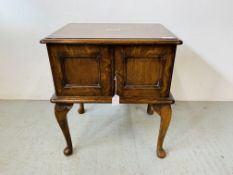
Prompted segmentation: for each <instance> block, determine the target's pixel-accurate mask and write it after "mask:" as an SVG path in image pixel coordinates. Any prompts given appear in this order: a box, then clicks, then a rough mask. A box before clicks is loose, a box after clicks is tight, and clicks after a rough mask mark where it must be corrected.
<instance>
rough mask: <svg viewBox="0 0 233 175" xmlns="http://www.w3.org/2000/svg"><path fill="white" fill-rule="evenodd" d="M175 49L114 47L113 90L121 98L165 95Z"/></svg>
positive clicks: (169, 81)
mask: <svg viewBox="0 0 233 175" xmlns="http://www.w3.org/2000/svg"><path fill="white" fill-rule="evenodd" d="M175 50H176V48H175V47H174V46H159V45H158V46H125V47H118V48H116V50H115V72H116V78H117V93H118V94H119V95H120V96H122V97H152V98H153V97H166V96H168V94H169V90H170V83H171V76H172V69H173V64H174V56H175Z"/></svg>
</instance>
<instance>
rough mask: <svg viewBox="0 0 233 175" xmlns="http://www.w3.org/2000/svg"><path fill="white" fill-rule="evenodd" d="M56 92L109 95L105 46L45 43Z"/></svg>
mask: <svg viewBox="0 0 233 175" xmlns="http://www.w3.org/2000/svg"><path fill="white" fill-rule="evenodd" d="M48 51H49V57H50V62H51V66H52V71H53V77H54V84H55V89H56V93H57V95H67V96H69V95H76V96H109V95H111V92H112V91H111V89H112V87H111V75H112V69H111V62H112V55H111V54H110V51H109V48H108V47H105V46H89V45H65V44H61V45H59V44H52V45H48Z"/></svg>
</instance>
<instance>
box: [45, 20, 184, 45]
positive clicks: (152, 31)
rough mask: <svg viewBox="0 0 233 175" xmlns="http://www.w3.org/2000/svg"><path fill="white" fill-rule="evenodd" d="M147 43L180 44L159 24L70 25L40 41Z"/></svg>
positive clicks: (178, 40) (179, 41)
mask: <svg viewBox="0 0 233 175" xmlns="http://www.w3.org/2000/svg"><path fill="white" fill-rule="evenodd" d="M82 42H83V43H88V42H90V43H95V42H96V43H102V44H111V43H112V44H121V43H148V44H150V43H151V44H153V43H155V44H159V43H160V44H182V41H181V40H180V39H179V38H177V37H176V36H175V35H174V34H173V33H171V32H170V31H169V30H168V29H166V28H165V27H164V26H163V25H161V24H126V23H125V24H117V23H112V24H111V23H71V24H67V25H66V26H64V27H62V28H61V29H59V30H57V31H56V32H54V33H52V34H51V35H49V36H47V37H46V38H44V39H42V40H41V43H82Z"/></svg>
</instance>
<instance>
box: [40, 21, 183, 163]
mask: <svg viewBox="0 0 233 175" xmlns="http://www.w3.org/2000/svg"><path fill="white" fill-rule="evenodd" d="M41 43H43V44H44V43H45V44H46V46H47V50H48V55H49V60H50V65H51V69H52V75H53V80H54V86H55V94H54V95H53V96H52V98H51V102H52V103H55V116H56V119H57V121H58V124H59V126H60V128H61V130H62V132H63V134H64V137H65V140H66V144H67V146H66V148H65V149H64V154H65V155H70V154H72V149H73V148H72V141H71V137H70V132H69V127H68V123H67V113H68V111H69V110H70V109H71V107H72V105H73V104H74V103H79V104H80V108H79V110H78V112H79V113H80V114H81V113H84V111H85V110H84V103H112V97H113V96H114V95H115V97H116V96H118V97H119V103H131V104H136V103H140V104H147V105H148V106H147V113H148V114H153V112H154V111H155V112H156V113H158V114H159V116H160V117H161V120H160V121H161V122H160V130H159V136H158V141H157V148H156V152H157V155H158V157H160V158H163V157H165V156H166V153H165V151H164V149H163V141H164V137H165V135H166V131H167V129H168V126H169V123H170V119H171V112H172V111H171V106H170V105H171V104H172V103H174V99H173V97H172V95H171V93H170V86H171V80H172V72H173V66H174V61H175V53H176V46H177V45H179V44H182V41H181V40H180V39H178V38H177V37H176V36H175V35H173V34H172V33H171V32H169V31H168V30H167V29H166V28H165V27H164V26H163V25H161V24H88V23H84V24H81V23H80V24H76V23H72V24H68V25H66V26H64V27H63V28H61V29H60V30H58V31H56V32H55V33H53V34H51V35H50V36H48V37H46V38H44V39H42V40H41ZM114 102H115V103H118V101H117V98H116V99H115V101H114Z"/></svg>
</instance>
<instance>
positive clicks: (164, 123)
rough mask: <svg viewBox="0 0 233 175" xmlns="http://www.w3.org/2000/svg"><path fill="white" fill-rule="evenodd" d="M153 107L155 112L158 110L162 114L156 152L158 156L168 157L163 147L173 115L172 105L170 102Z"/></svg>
mask: <svg viewBox="0 0 233 175" xmlns="http://www.w3.org/2000/svg"><path fill="white" fill-rule="evenodd" d="M153 109H154V111H155V112H157V113H158V114H159V115H160V118H161V120H160V129H159V136H158V141H157V151H156V152H157V156H158V157H160V158H164V157H166V152H165V150H164V149H163V142H164V138H165V136H166V132H167V129H168V127H169V124H170V121H171V115H172V110H171V105H170V104H164V105H153Z"/></svg>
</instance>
